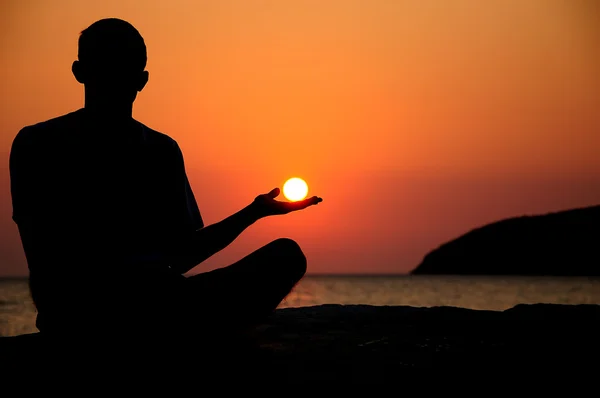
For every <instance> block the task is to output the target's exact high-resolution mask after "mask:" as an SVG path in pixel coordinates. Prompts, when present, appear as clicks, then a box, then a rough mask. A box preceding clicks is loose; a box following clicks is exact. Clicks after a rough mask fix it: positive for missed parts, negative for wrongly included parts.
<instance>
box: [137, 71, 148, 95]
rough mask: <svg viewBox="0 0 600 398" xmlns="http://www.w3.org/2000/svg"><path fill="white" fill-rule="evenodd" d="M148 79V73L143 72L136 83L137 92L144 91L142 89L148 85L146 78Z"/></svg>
mask: <svg viewBox="0 0 600 398" xmlns="http://www.w3.org/2000/svg"><path fill="white" fill-rule="evenodd" d="M149 77H150V74H149V73H148V71H146V70H145V71H143V72H142V73H141V75H140V81H139V82H138V86H137V91H142V90H143V89H144V87H145V86H146V83H148V78H149Z"/></svg>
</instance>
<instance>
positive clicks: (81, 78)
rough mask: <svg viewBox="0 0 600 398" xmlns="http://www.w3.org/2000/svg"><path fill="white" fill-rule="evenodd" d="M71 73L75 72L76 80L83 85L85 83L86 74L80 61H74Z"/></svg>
mask: <svg viewBox="0 0 600 398" xmlns="http://www.w3.org/2000/svg"><path fill="white" fill-rule="evenodd" d="M71 71H72V72H73V76H75V79H77V81H78V82H79V83H81V84H84V83H85V72H84V70H83V65H81V62H79V61H73V65H71Z"/></svg>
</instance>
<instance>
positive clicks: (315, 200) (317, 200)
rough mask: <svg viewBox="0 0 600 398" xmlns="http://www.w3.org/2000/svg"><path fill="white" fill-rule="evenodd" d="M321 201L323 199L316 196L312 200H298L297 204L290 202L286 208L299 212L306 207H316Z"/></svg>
mask: <svg viewBox="0 0 600 398" xmlns="http://www.w3.org/2000/svg"><path fill="white" fill-rule="evenodd" d="M322 201H323V199H321V198H319V197H317V196H313V197H312V198H308V199H304V200H299V201H297V202H290V203H289V204H288V206H289V209H291V210H301V209H305V208H307V207H308V206H312V205H316V204H317V203H320V202H322Z"/></svg>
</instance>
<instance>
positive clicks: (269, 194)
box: [267, 188, 280, 198]
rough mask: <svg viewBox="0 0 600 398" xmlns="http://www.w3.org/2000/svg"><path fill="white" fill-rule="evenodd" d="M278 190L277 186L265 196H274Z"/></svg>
mask: <svg viewBox="0 0 600 398" xmlns="http://www.w3.org/2000/svg"><path fill="white" fill-rule="evenodd" d="M279 192H280V191H279V188H273V189H272V190H271V192H269V193H268V194H267V196H268V197H270V198H276V197H277V196H278V195H279Z"/></svg>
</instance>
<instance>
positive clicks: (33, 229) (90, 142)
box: [10, 109, 203, 329]
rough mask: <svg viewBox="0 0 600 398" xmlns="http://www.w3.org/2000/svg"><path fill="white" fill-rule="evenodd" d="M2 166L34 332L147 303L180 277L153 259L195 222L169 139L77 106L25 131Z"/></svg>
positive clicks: (195, 214) (197, 215)
mask: <svg viewBox="0 0 600 398" xmlns="http://www.w3.org/2000/svg"><path fill="white" fill-rule="evenodd" d="M10 169H11V170H10V171H11V192H12V196H13V218H14V221H15V222H16V223H17V225H18V227H19V231H20V233H21V237H22V241H23V246H24V249H25V254H26V256H27V261H28V264H29V269H30V281H31V291H32V296H33V299H34V301H35V303H36V306H37V307H38V311H39V317H38V327H40V329H42V328H43V327H44V326H45V322H46V321H47V319H49V318H51V319H53V320H57V321H58V320H59V319H60V322H59V323H61V324H65V323H68V322H72V323H76V322H77V321H75V320H73V319H67V318H69V317H75V316H81V317H82V319H83V318H88V314H90V316H91V317H92V318H93V317H96V316H100V317H101V315H99V314H101V313H102V312H103V311H111V312H114V311H115V310H116V309H117V308H121V309H122V310H123V311H128V310H127V308H129V306H134V307H135V306H136V304H135V303H136V302H137V301H138V300H139V302H140V303H148V300H147V299H148V297H145V296H147V295H149V294H153V293H156V292H151V291H150V290H151V289H155V288H157V286H163V285H162V284H163V283H164V277H165V276H171V277H172V279H171V280H176V279H177V277H178V275H176V274H174V273H171V271H170V270H169V268H168V267H167V265H166V264H160V265H156V264H155V263H154V262H153V261H152V260H153V259H155V258H156V257H157V256H158V255H160V254H161V253H164V252H166V251H168V250H169V248H170V244H171V243H173V242H175V241H176V240H177V238H178V237H181V236H183V235H185V234H186V233H190V232H192V231H194V230H196V229H199V228H201V227H202V226H203V223H202V218H201V216H200V213H199V211H198V208H197V205H196V202H195V199H194V196H193V194H192V191H191V189H190V186H189V183H188V180H187V176H186V174H185V167H184V164H183V157H182V155H181V151H180V150H179V147H178V146H177V143H176V142H175V141H174V140H172V139H171V138H169V137H168V136H166V135H164V134H161V133H158V132H156V131H154V130H152V129H149V128H147V127H146V126H144V125H142V124H141V123H139V122H136V121H134V120H133V119H131V120H129V121H128V122H127V123H125V124H120V125H118V126H114V125H113V126H111V125H102V124H100V123H98V121H97V120H96V121H93V120H92V119H91V118H90V117H89V116H88V115H87V114H86V110H85V109H80V110H78V111H75V112H72V113H69V114H67V115H64V116H61V117H58V118H55V119H51V120H49V121H46V122H43V123H39V124H36V125H33V126H29V127H26V128H24V129H23V130H22V131H21V132H20V133H19V134H18V135H17V137H16V138H15V140H14V142H13V147H12V151H11V158H10ZM168 279H169V278H168Z"/></svg>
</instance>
